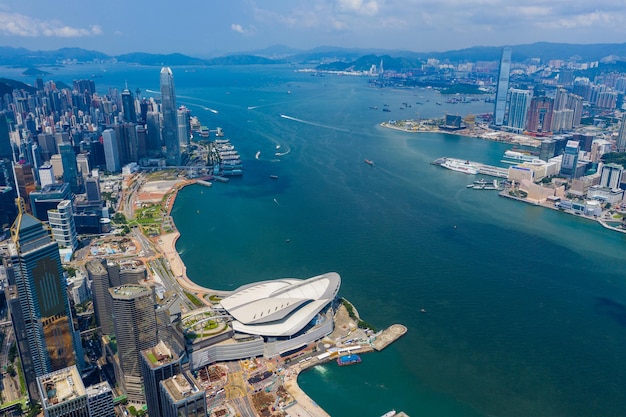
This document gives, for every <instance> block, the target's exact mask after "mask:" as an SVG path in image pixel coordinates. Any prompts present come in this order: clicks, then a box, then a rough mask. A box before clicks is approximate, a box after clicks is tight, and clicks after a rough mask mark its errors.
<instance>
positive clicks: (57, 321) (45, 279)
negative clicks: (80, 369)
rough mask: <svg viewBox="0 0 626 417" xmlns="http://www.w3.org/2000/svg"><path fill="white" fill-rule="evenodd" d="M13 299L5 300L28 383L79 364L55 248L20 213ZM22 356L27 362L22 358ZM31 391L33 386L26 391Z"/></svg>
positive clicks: (13, 243)
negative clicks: (15, 292) (14, 295)
mask: <svg viewBox="0 0 626 417" xmlns="http://www.w3.org/2000/svg"><path fill="white" fill-rule="evenodd" d="M9 253H10V255H11V264H12V268H13V271H14V273H15V287H16V291H17V294H16V295H17V297H15V298H13V300H14V301H15V302H13V301H11V302H10V303H9V305H10V306H11V316H12V318H13V321H14V323H13V324H14V326H15V329H16V335H17V339H18V347H19V352H20V357H21V358H22V362H23V363H26V364H28V366H24V373H25V377H26V382H27V384H28V385H32V384H36V378H37V377H39V376H42V375H45V374H47V373H50V372H53V371H56V370H59V369H63V368H66V367H68V366H71V365H74V364H76V363H77V359H78V361H79V365H82V361H81V358H82V353H80V354H79V355H77V354H76V352H82V348H81V345H80V336H79V334H78V332H76V331H75V330H74V324H73V320H72V313H71V310H70V305H69V301H68V298H67V291H66V289H65V287H66V283H65V279H64V277H63V269H62V267H61V259H60V257H59V247H58V244H57V242H56V241H54V239H53V238H52V236H51V234H50V231H49V229H48V228H47V227H46V226H45V225H44V223H43V222H41V221H39V220H38V219H36V218H35V217H33V216H31V215H29V214H27V213H23V212H20V213H19V214H18V217H17V219H16V220H15V223H14V224H13V226H12V227H11V240H10V242H9ZM25 358H26V360H24V359H25ZM29 391H31V392H32V390H29Z"/></svg>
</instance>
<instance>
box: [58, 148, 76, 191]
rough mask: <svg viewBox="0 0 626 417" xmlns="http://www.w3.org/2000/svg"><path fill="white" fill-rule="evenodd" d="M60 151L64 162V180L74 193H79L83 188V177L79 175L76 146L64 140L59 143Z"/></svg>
mask: <svg viewBox="0 0 626 417" xmlns="http://www.w3.org/2000/svg"><path fill="white" fill-rule="evenodd" d="M59 153H60V154H61V162H62V163H63V182H66V183H68V184H69V185H70V189H71V190H72V192H73V193H79V192H80V191H81V188H82V178H81V177H80V175H78V164H77V163H76V154H75V153H74V147H73V146H72V145H71V144H70V143H65V142H64V143H62V144H60V145H59Z"/></svg>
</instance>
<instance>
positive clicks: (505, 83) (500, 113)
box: [493, 48, 511, 126]
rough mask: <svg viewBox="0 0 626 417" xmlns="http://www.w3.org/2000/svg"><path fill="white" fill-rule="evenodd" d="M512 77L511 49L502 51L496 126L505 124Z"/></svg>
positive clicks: (494, 121)
mask: <svg viewBox="0 0 626 417" xmlns="http://www.w3.org/2000/svg"><path fill="white" fill-rule="evenodd" d="M510 75H511V48H503V49H502V59H501V60H500V70H499V71H498V87H497V90H496V102H495V108H494V111H493V123H494V125H496V126H502V125H503V124H504V114H505V112H506V96H507V94H508V91H509V77H510Z"/></svg>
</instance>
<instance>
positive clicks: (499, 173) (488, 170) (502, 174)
mask: <svg viewBox="0 0 626 417" xmlns="http://www.w3.org/2000/svg"><path fill="white" fill-rule="evenodd" d="M470 163H471V164H473V165H475V166H476V167H477V168H478V173H479V174H483V175H488V176H490V177H497V178H508V176H509V169H508V168H500V167H494V166H492V165H485V164H481V163H479V162H470Z"/></svg>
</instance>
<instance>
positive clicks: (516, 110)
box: [506, 88, 533, 133]
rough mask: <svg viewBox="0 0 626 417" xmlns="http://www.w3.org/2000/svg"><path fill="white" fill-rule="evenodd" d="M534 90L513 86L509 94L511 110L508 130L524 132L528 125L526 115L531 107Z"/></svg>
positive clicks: (508, 118)
mask: <svg viewBox="0 0 626 417" xmlns="http://www.w3.org/2000/svg"><path fill="white" fill-rule="evenodd" d="M532 95H533V93H532V91H529V90H518V89H515V88H512V89H511V91H510V94H509V97H510V99H509V112H508V115H507V123H506V126H507V128H508V130H511V131H513V132H516V133H522V132H523V131H524V127H525V126H526V116H527V114H528V108H529V107H530V100H531V98H532Z"/></svg>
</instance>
